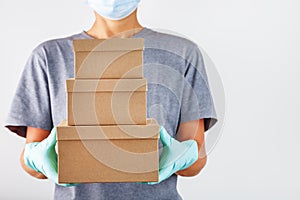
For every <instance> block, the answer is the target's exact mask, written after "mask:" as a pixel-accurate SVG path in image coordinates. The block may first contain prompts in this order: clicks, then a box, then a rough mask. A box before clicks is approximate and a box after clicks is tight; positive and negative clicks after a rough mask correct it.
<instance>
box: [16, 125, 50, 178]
mask: <svg viewBox="0 0 300 200" xmlns="http://www.w3.org/2000/svg"><path fill="white" fill-rule="evenodd" d="M49 134H50V131H47V130H43V129H39V128H33V127H27V132H26V144H27V143H30V142H40V141H42V140H44V139H45V138H46V137H48V135H49ZM20 163H21V166H22V168H23V169H24V170H25V171H26V172H27V173H28V174H30V175H31V176H33V177H35V178H38V179H46V178H47V177H46V176H45V175H44V174H41V173H38V172H36V171H35V170H33V169H31V168H30V167H28V166H27V165H25V163H24V149H23V150H22V152H21V156H20Z"/></svg>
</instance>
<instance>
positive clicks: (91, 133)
mask: <svg viewBox="0 0 300 200" xmlns="http://www.w3.org/2000/svg"><path fill="white" fill-rule="evenodd" d="M159 128H160V127H159V125H158V124H157V122H156V120H155V119H153V118H149V119H147V124H146V125H105V126H68V125H67V120H63V121H62V122H61V123H60V124H59V125H58V126H57V140H103V139H106V140H108V139H110V140H112V139H148V140H149V139H152V140H153V139H158V138H159Z"/></svg>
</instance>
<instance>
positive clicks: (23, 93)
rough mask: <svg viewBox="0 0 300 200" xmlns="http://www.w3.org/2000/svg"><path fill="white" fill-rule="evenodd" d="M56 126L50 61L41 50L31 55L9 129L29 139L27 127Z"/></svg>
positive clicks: (7, 123) (14, 105) (6, 125)
mask: <svg viewBox="0 0 300 200" xmlns="http://www.w3.org/2000/svg"><path fill="white" fill-rule="evenodd" d="M28 126H30V127H35V128H41V129H44V130H51V129H52V127H53V123H52V117H51V109H50V97H49V87H48V78H47V60H46V57H45V53H44V51H43V49H42V48H41V47H37V48H35V49H34V50H33V51H32V53H31V55H30V56H29V58H28V60H27V62H26V64H25V67H24V69H23V72H22V74H21V78H20V80H19V83H18V85H17V89H16V91H15V94H14V97H13V100H12V102H11V105H10V109H9V112H8V115H7V117H6V121H5V127H6V128H8V129H9V130H10V131H12V132H14V133H16V134H18V135H20V136H22V137H26V130H27V127H28Z"/></svg>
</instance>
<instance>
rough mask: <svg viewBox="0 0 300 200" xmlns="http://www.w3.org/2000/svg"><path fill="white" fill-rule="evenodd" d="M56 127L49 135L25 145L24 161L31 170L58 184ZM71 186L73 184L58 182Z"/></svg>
mask: <svg viewBox="0 0 300 200" xmlns="http://www.w3.org/2000/svg"><path fill="white" fill-rule="evenodd" d="M55 144H56V127H54V128H53V129H52V131H51V133H50V135H49V136H48V137H47V138H46V139H44V140H43V141H41V142H32V143H28V144H26V145H25V149H24V163H25V165H27V166H28V167H30V168H32V169H33V170H35V171H37V172H39V173H42V174H44V175H45V176H46V177H47V178H48V179H49V180H51V181H53V182H54V183H56V184H58V173H57V154H56V152H55ZM59 185H62V186H73V185H75V184H59Z"/></svg>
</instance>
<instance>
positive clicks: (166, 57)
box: [5, 28, 217, 200]
mask: <svg viewBox="0 0 300 200" xmlns="http://www.w3.org/2000/svg"><path fill="white" fill-rule="evenodd" d="M132 37H133V38H144V39H145V50H144V54H143V58H144V66H143V67H144V77H145V78H147V81H148V91H147V117H148V118H155V119H156V120H157V121H158V123H159V124H160V125H163V126H164V127H165V128H166V130H167V131H168V133H169V134H170V135H172V136H175V135H176V132H177V130H178V127H179V124H180V123H183V122H186V121H191V120H197V119H201V118H204V120H205V131H206V130H208V129H209V128H210V127H212V126H213V125H214V124H215V123H216V122H217V116H216V112H215V108H214V103H213V99H212V96H211V92H210V89H209V84H208V79H207V75H206V70H205V66H204V62H203V58H202V55H201V52H200V50H199V48H198V47H197V45H196V44H195V43H193V42H191V41H189V40H187V39H184V38H182V37H178V36H174V35H170V34H166V33H160V32H157V31H154V30H152V29H149V28H144V29H143V30H142V31H140V32H138V33H137V34H135V35H134V36H132ZM74 39H93V38H92V37H91V36H89V35H87V34H86V32H84V31H83V32H81V33H79V34H75V35H72V36H69V37H66V38H61V39H55V40H49V41H46V42H44V43H42V44H40V45H38V46H37V47H36V48H35V49H34V50H33V52H32V54H31V55H30V57H29V59H28V61H27V63H26V65H25V67H24V70H23V72H22V76H21V79H20V81H19V84H18V87H17V90H16V93H15V96H14V98H13V101H12V104H11V108H10V112H9V113H8V116H7V118H6V124H5V125H6V127H7V128H9V130H11V131H12V132H15V133H17V134H18V135H20V136H22V137H26V127H28V126H31V127H36V128H41V129H45V130H51V129H52V128H53V127H54V126H56V125H58V124H59V123H60V122H61V121H62V120H63V119H66V117H67V114H66V113H67V110H66V106H67V103H66V89H65V80H66V79H68V78H72V77H74V55H73V51H72V40H74ZM159 147H160V148H161V147H162V144H161V142H159ZM176 186H177V175H175V174H173V175H172V176H171V177H170V178H168V179H167V180H165V181H163V182H161V183H160V184H156V185H146V184H140V183H93V184H79V185H77V186H75V187H62V186H58V185H55V194H54V196H55V199H62V200H66V199H80V200H81V199H92V200H97V199H105V200H118V199H120V200H135V199H137V200H141V199H143V200H152V199H160V200H162V199H172V200H176V199H182V198H181V196H180V195H179V194H178V192H177V188H176Z"/></svg>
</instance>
